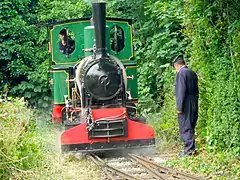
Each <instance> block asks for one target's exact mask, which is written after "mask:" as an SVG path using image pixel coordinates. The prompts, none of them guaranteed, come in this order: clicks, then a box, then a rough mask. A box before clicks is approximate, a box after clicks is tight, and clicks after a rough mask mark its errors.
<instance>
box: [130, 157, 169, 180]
mask: <svg viewBox="0 0 240 180" xmlns="http://www.w3.org/2000/svg"><path fill="white" fill-rule="evenodd" d="M128 156H129V157H128V158H129V159H130V160H131V161H132V162H135V163H136V164H137V165H138V166H141V167H142V168H144V169H145V170H147V171H148V173H149V174H151V175H152V176H153V177H154V178H156V179H157V180H160V179H162V180H164V179H166V178H164V177H163V176H162V174H161V173H159V172H157V171H155V170H154V169H152V168H151V167H150V166H149V165H148V163H145V162H143V161H141V160H139V159H138V158H136V157H134V156H133V155H128Z"/></svg>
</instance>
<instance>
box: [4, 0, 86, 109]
mask: <svg viewBox="0 0 240 180" xmlns="http://www.w3.org/2000/svg"><path fill="white" fill-rule="evenodd" d="M0 8H1V11H0V21H1V23H0V65H1V66H0V70H1V73H0V91H3V90H4V87H5V85H6V84H7V85H8V88H7V89H6V88H5V91H6V90H7V91H9V93H10V94H11V95H13V96H20V97H25V99H26V100H28V102H29V103H30V104H31V105H34V106H36V107H48V106H49V104H50V102H51V96H50V93H51V92H50V88H49V86H50V85H49V77H48V76H47V75H48V70H49V61H50V58H49V55H48V33H47V32H48V30H47V23H48V22H52V21H57V20H66V19H70V18H78V17H83V16H85V15H87V14H89V10H90V8H89V6H88V5H87V4H86V3H85V1H83V0H82V1H75V0H72V1H67V2H63V1H62V2H60V1H58V0H56V1H50V0H39V1H35V0H23V1H16V0H14V1H11V2H10V1H9V0H3V1H1V2H0Z"/></svg>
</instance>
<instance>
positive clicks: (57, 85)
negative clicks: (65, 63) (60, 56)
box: [52, 70, 69, 104]
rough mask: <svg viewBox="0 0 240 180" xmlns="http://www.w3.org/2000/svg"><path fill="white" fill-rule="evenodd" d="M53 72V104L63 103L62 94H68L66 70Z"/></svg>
mask: <svg viewBox="0 0 240 180" xmlns="http://www.w3.org/2000/svg"><path fill="white" fill-rule="evenodd" d="M52 73H53V96H54V104H64V102H65V100H64V96H65V95H68V94H69V93H68V83H67V81H66V80H68V72H67V71H65V70H55V71H53V72H52Z"/></svg>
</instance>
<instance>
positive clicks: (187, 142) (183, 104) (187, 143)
mask: <svg viewBox="0 0 240 180" xmlns="http://www.w3.org/2000/svg"><path fill="white" fill-rule="evenodd" d="M197 81H198V80H197V75H196V74H195V73H194V72H193V71H191V70H190V69H188V68H187V67H183V68H182V69H181V70H180V71H179V72H178V74H177V77H176V87H175V88H176V89H175V90H176V101H177V110H178V111H182V113H179V114H178V123H179V130H180V135H181V138H182V140H183V142H184V153H185V154H189V153H191V152H192V151H194V150H195V139H194V133H195V126H196V123H197V119H198V85H197Z"/></svg>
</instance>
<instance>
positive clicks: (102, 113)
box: [61, 108, 154, 145]
mask: <svg viewBox="0 0 240 180" xmlns="http://www.w3.org/2000/svg"><path fill="white" fill-rule="evenodd" d="M92 113H93V118H94V120H96V119H99V118H107V117H108V118H109V117H111V116H118V115H119V114H122V115H121V116H118V117H117V118H119V119H120V118H123V117H126V118H127V123H128V137H114V138H110V142H111V141H127V140H142V139H153V138H154V130H153V128H152V127H151V126H149V125H147V124H143V123H139V122H136V121H132V120H129V119H128V117H127V114H126V109H125V108H106V109H95V110H92ZM94 142H109V141H108V138H97V139H90V140H89V139H88V132H87V130H86V123H83V124H80V125H78V126H75V127H73V128H71V129H68V130H66V131H65V132H63V133H62V135H61V144H62V145H67V144H81V143H89V144H92V143H94Z"/></svg>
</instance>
